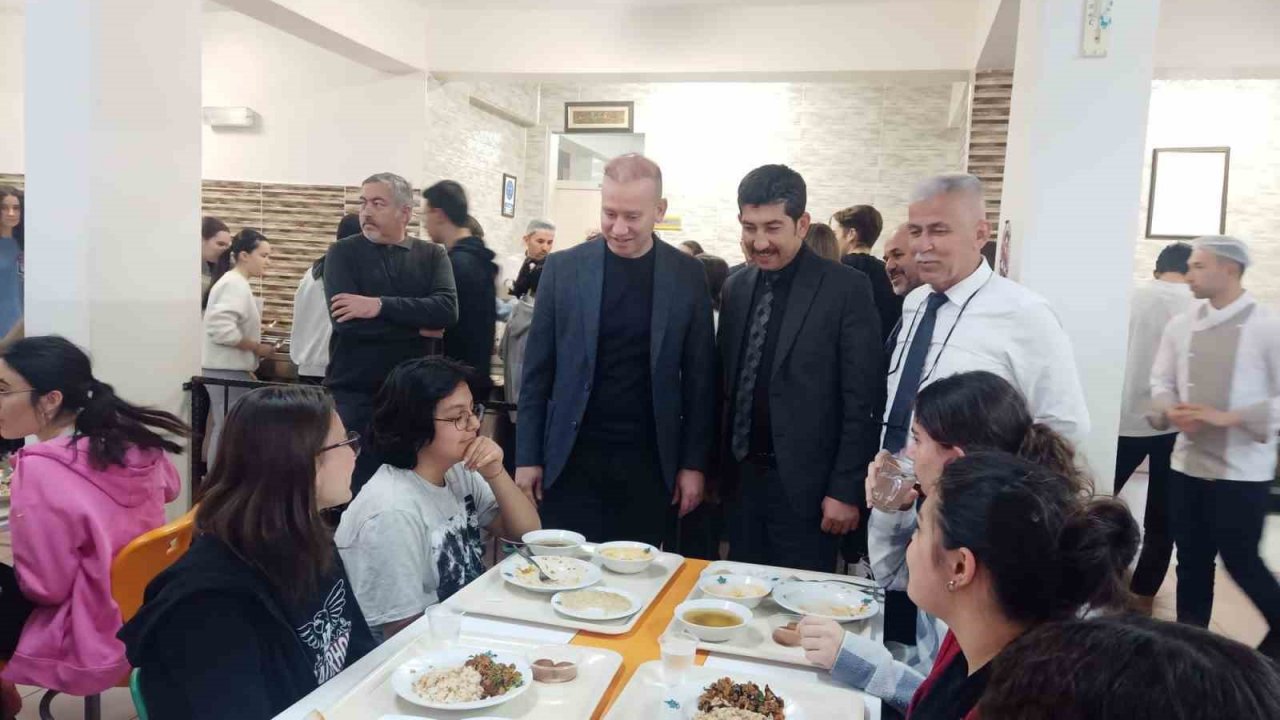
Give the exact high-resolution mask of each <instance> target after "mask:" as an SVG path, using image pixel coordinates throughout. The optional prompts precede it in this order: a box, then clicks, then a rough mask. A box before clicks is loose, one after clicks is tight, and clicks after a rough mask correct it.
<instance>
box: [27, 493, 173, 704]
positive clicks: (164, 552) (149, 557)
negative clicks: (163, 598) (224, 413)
mask: <svg viewBox="0 0 1280 720" xmlns="http://www.w3.org/2000/svg"><path fill="white" fill-rule="evenodd" d="M195 519H196V509H195V508H194V507H193V508H191V510H189V511H188V512H187V514H186V515H183V516H182V517H180V518H178V519H177V520H174V521H173V522H171V523H169V524H168V525H163V526H161V527H158V528H156V529H155V530H152V531H150V532H147V533H143V534H142V535H139V536H138V537H136V538H134V539H133V540H131V541H130V542H129V544H128V545H125V546H124V549H122V550H121V551H120V552H119V553H117V554H116V557H115V560H112V561H111V597H112V598H114V599H115V601H116V605H119V606H120V619H121V620H122V621H123V622H129V620H130V619H132V618H133V616H134V615H136V614H138V609H139V608H141V607H142V598H143V595H144V594H145V593H146V591H147V585H149V584H151V581H152V580H154V579H155V577H156V576H157V575H159V574H160V573H162V572H164V571H165V570H166V569H167V568H168V567H169V566H170V565H172V564H174V563H175V562H177V561H178V558H180V557H182V555H183V553H185V552H186V551H187V548H189V547H191V535H192V533H193V532H194V530H195ZM131 679H132V674H130V675H125V676H124V677H123V678H121V679H120V682H118V683H116V687H131V685H130V680H131ZM58 694H59V693H58V692H57V691H55V690H49V691H47V692H45V694H44V696H43V697H42V698H41V699H40V707H39V713H40V719H41V720H54V718H53V714H52V711H51V706H52V703H53V699H54V698H55V697H56V696H57V695H58ZM84 717H85V720H100V718H101V717H102V697H101V696H100V695H90V696H88V697H86V698H85V699H84Z"/></svg>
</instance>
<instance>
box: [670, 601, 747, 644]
mask: <svg viewBox="0 0 1280 720" xmlns="http://www.w3.org/2000/svg"><path fill="white" fill-rule="evenodd" d="M675 615H676V618H677V619H678V620H679V621H680V625H681V626H682V627H685V628H687V629H688V630H689V632H691V633H693V634H694V635H696V636H697V637H698V639H699V640H703V641H705V642H724V641H726V640H728V639H729V638H731V637H733V636H734V635H737V634H738V633H740V632H742V630H743V628H745V627H746V626H747V623H749V622H751V617H752V615H751V611H750V610H749V609H747V608H745V607H743V606H742V605H739V604H738V603H736V602H730V601H728V600H711V599H704V600H687V601H685V602H682V603H680V604H679V605H677V606H676V613H675ZM699 615H704V616H705V615H709V616H711V617H717V618H720V619H728V618H732V619H734V620H737V622H736V623H734V624H732V625H722V626H714V625H703V624H700V623H698V622H695V620H698V619H701V618H699V617H698V616H699Z"/></svg>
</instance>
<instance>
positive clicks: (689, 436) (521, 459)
mask: <svg viewBox="0 0 1280 720" xmlns="http://www.w3.org/2000/svg"><path fill="white" fill-rule="evenodd" d="M606 252H608V250H606V248H605V240H604V238H603V237H597V238H595V239H593V240H589V241H587V242H585V243H583V244H582V245H578V246H577V247H573V248H570V249H568V250H563V251H561V252H557V253H552V254H551V255H550V256H548V257H547V262H546V265H544V266H543V269H542V280H541V281H540V283H539V285H538V302H537V303H536V304H535V305H534V310H533V325H532V327H531V328H530V329H529V340H528V344H527V345H526V346H525V351H524V377H523V381H522V383H521V385H520V400H519V403H518V406H519V412H520V421H519V427H518V428H517V430H516V465H517V466H528V465H541V466H542V467H543V476H542V483H543V487H550V486H551V485H552V484H553V483H555V481H556V479H557V478H558V477H559V476H560V473H561V472H562V471H563V470H564V466H565V464H566V463H567V462H568V460H569V454H570V453H571V452H572V451H573V445H574V442H575V441H576V440H577V437H578V429H579V424H580V423H581V421H582V416H583V414H584V413H586V410H587V400H588V399H589V398H590V395H591V383H592V381H593V380H594V378H595V370H596V351H597V349H598V343H599V337H600V303H601V299H602V297H603V292H604V254H605V253H606ZM653 252H655V253H657V255H656V256H655V257H654V266H653V320H652V325H651V335H650V341H649V342H650V350H649V358H650V361H649V370H650V373H651V376H652V380H653V382H652V386H653V417H654V420H655V426H656V429H657V435H658V436H657V441H658V459H659V462H660V464H661V466H662V476H663V478H664V479H665V480H666V482H667V487H668V488H674V487H675V479H676V472H677V471H678V470H680V469H688V470H699V471H706V470H707V464H708V459H709V457H710V455H711V452H712V446H713V444H714V440H713V427H714V424H715V331H714V329H713V328H714V326H713V324H712V319H711V293H710V291H708V290H707V278H706V274H705V273H704V272H703V270H702V263H700V262H698V261H697V260H695V259H693V258H691V257H689V256H688V255H685V254H684V253H682V252H680V251H679V250H676V249H675V248H674V247H672V246H670V245H668V244H667V243H665V242H663V241H662V240H658V239H656V238H655V239H654V248H653Z"/></svg>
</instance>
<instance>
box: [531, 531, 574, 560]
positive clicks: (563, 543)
mask: <svg viewBox="0 0 1280 720" xmlns="http://www.w3.org/2000/svg"><path fill="white" fill-rule="evenodd" d="M586 541H587V538H586V537H584V536H582V535H581V534H579V533H576V532H573V531H572V530H534V531H533V532H527V533H525V534H524V535H523V536H521V537H520V542H522V543H524V544H525V545H528V546H529V551H530V552H532V553H533V554H534V555H561V556H564V557H573V556H575V555H577V554H578V548H580V547H582V543H584V542H586Z"/></svg>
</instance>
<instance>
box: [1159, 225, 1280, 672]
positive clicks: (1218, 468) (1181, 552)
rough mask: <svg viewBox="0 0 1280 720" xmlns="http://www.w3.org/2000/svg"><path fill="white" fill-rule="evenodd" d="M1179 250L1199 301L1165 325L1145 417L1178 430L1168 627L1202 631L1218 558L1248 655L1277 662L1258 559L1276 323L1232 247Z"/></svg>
mask: <svg viewBox="0 0 1280 720" xmlns="http://www.w3.org/2000/svg"><path fill="white" fill-rule="evenodd" d="M1191 247H1192V250H1191V258H1190V261H1189V262H1188V270H1187V283H1188V284H1189V285H1190V286H1191V292H1192V293H1193V294H1194V295H1195V296H1196V298H1198V299H1199V300H1202V301H1204V302H1199V303H1196V304H1195V305H1193V306H1192V307H1191V309H1190V310H1188V311H1187V312H1185V313H1183V314H1181V315H1178V316H1177V317H1175V318H1174V319H1173V320H1171V321H1169V324H1168V325H1167V326H1165V329H1164V335H1163V336H1162V337H1161V339H1160V349H1159V350H1158V351H1157V352H1156V361H1155V365H1154V366H1153V367H1152V370H1151V402H1152V409H1151V413H1150V414H1149V415H1148V419H1149V420H1150V422H1151V425H1152V427H1155V428H1156V429H1157V430H1165V429H1169V428H1176V429H1177V430H1178V431H1179V432H1180V434H1179V436H1178V440H1177V443H1176V444H1175V445H1174V449H1173V460H1172V463H1171V465H1172V468H1173V471H1172V473H1170V477H1169V520H1170V526H1171V527H1172V528H1173V540H1174V543H1175V544H1176V545H1177V548H1178V622H1183V623H1189V624H1192V625H1199V626H1201V627H1208V625H1209V617H1210V615H1211V613H1212V611H1213V585H1214V559H1215V558H1216V557H1217V556H1218V555H1219V554H1221V555H1222V562H1223V565H1225V566H1226V568H1227V572H1228V573H1229V574H1230V575H1231V578H1232V579H1233V580H1235V582H1236V584H1237V585H1239V586H1240V589H1241V590H1244V593H1245V595H1247V596H1248V597H1249V599H1250V600H1252V601H1253V604H1254V605H1256V606H1257V607H1258V610H1259V612H1261V613H1262V616H1263V617H1264V618H1266V620H1267V624H1268V625H1269V626H1270V632H1269V633H1267V636H1266V637H1265V638H1263V640H1262V644H1261V645H1260V646H1259V647H1258V650H1259V651H1260V652H1262V653H1263V654H1264V655H1267V656H1268V657H1270V658H1272V659H1273V660H1274V659H1280V583H1277V582H1276V578H1275V576H1274V575H1273V574H1272V573H1271V571H1270V570H1269V569H1268V568H1267V566H1266V563H1264V562H1263V561H1262V557H1261V556H1260V555H1259V553H1258V543H1259V542H1260V541H1261V540H1262V529H1263V525H1264V523H1265V521H1266V515H1267V510H1268V508H1269V507H1270V499H1271V498H1270V486H1271V481H1272V479H1273V478H1274V477H1275V472H1276V432H1277V431H1280V317H1277V315H1276V314H1275V313H1273V312H1271V310H1270V309H1268V308H1266V307H1264V306H1263V305H1261V304H1260V303H1258V302H1257V300H1255V299H1254V297H1253V296H1252V295H1250V294H1249V293H1248V292H1247V291H1246V290H1245V289H1244V286H1243V284H1242V280H1243V277H1244V273H1245V269H1246V268H1248V267H1249V264H1250V255H1249V248H1248V246H1247V245H1245V244H1244V243H1243V242H1242V241H1240V240H1238V239H1237V238H1234V237H1230V236H1225V235H1211V236H1207V237H1202V238H1199V239H1197V240H1196V241H1195V242H1194V243H1192V246H1191Z"/></svg>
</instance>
